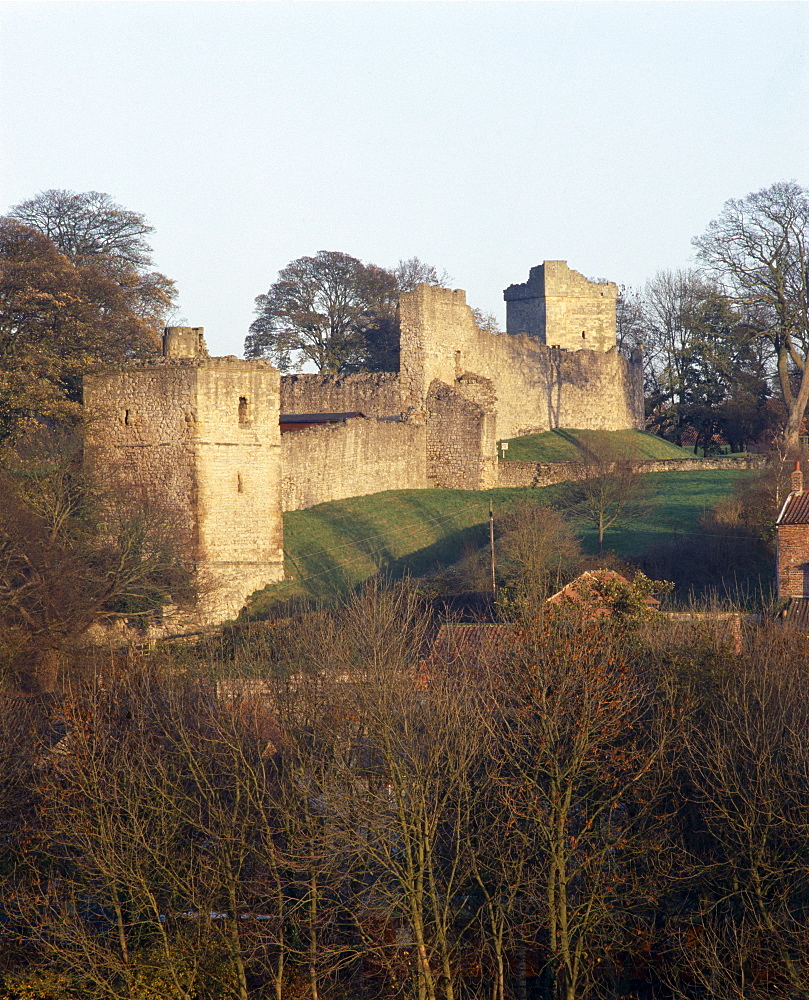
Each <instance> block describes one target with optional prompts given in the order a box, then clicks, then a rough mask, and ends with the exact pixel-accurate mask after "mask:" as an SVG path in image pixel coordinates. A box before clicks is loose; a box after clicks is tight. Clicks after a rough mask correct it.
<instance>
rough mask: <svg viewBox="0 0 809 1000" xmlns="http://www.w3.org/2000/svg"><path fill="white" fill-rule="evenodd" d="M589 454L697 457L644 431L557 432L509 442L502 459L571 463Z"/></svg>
mask: <svg viewBox="0 0 809 1000" xmlns="http://www.w3.org/2000/svg"><path fill="white" fill-rule="evenodd" d="M500 443H501V444H502V442H500ZM588 451H589V452H591V453H592V454H595V455H604V454H605V453H608V452H609V451H614V452H615V453H616V454H619V455H620V456H621V457H622V458H632V459H664V458H679V459H681V460H683V459H692V458H695V457H696V456H695V455H694V452H693V450H691V449H688V448H679V447H678V446H677V445H676V444H672V443H671V442H670V441H664V440H663V438H660V437H657V436H656V435H655V434H647V433H646V432H645V431H575V430H574V431H568V430H560V431H546V433H544V434H527V435H526V436H525V437H519V438H511V439H509V441H508V450H507V451H506V453H505V458H506V459H507V460H508V461H517V462H571V461H576V460H577V459H579V458H581V457H582V453H583V452H588Z"/></svg>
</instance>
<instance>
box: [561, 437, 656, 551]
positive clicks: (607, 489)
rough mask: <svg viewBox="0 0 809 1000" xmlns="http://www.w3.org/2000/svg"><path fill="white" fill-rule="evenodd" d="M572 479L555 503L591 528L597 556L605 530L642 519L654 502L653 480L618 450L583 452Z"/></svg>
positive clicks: (602, 543) (651, 508) (654, 489)
mask: <svg viewBox="0 0 809 1000" xmlns="http://www.w3.org/2000/svg"><path fill="white" fill-rule="evenodd" d="M573 476H574V477H575V478H572V479H571V480H570V481H569V482H566V483H564V484H563V485H562V486H561V488H560V490H559V493H558V494H557V497H556V501H555V502H556V504H557V505H558V506H559V507H560V509H562V510H563V511H565V512H566V513H567V514H570V515H571V516H573V517H575V518H577V519H579V520H581V521H584V522H585V523H587V524H591V525H593V527H594V528H595V529H596V531H597V533H598V554H599V555H600V556H601V555H603V554H604V533H605V532H606V531H607V530H608V529H609V528H611V527H612V526H613V525H615V524H618V523H619V522H621V521H625V520H632V519H634V518H640V517H644V516H646V515H647V514H649V513H650V512H651V511H652V510H654V508H655V506H656V505H657V502H658V501H657V490H656V488H655V485H654V481H653V480H652V479H650V478H649V477H648V476H647V475H643V474H642V473H640V472H639V471H638V469H637V466H636V465H635V463H633V462H632V461H631V460H630V459H629V458H627V457H625V456H624V455H622V453H621V451H620V449H619V448H612V449H605V450H604V451H603V452H599V453H596V452H594V451H591V450H589V449H587V450H585V451H584V452H583V455H582V458H581V459H580V460H579V461H578V462H576V463H575V466H574V471H573Z"/></svg>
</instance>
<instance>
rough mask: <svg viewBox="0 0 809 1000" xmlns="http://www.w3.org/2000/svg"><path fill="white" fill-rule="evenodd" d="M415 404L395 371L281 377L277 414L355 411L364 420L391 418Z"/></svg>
mask: <svg viewBox="0 0 809 1000" xmlns="http://www.w3.org/2000/svg"><path fill="white" fill-rule="evenodd" d="M416 402H417V401H416V400H415V399H414V398H412V396H411V395H410V394H409V393H408V391H407V389H406V388H404V387H403V384H402V380H401V379H400V377H399V375H398V373H396V372H369V373H365V374H359V375H284V376H283V377H282V378H281V413H352V412H358V413H364V414H365V416H366V417H391V416H398V415H399V414H400V413H402V412H403V411H404V410H407V409H408V408H409V407H412V406H413V405H414V404H415V403H416Z"/></svg>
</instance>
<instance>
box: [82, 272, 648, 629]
mask: <svg viewBox="0 0 809 1000" xmlns="http://www.w3.org/2000/svg"><path fill="white" fill-rule="evenodd" d="M504 294H505V299H506V303H507V332H506V333H504V334H493V333H491V332H488V331H482V330H480V329H479V327H478V325H477V323H476V322H475V319H474V317H473V315H472V310H471V309H470V307H469V306H468V305H467V303H466V294H465V292H463V291H460V290H456V291H452V290H449V289H445V288H439V287H435V286H431V285H419V286H417V288H416V289H415V290H414V291H412V292H407V293H403V294H402V295H401V297H400V303H399V321H400V331H401V333H400V365H399V371H398V372H382V373H370V374H357V375H346V376H339V375H320V374H318V375H290V376H285V377H283V378H282V377H280V375H279V373H278V372H277V371H276V369H275V368H273V367H272V365H271V364H270V363H269V362H267V361H239V360H238V359H236V358H235V357H231V358H209V357H208V356H207V351H206V350H205V345H204V338H203V332H202V330H201V328H198V327H170V328H168V329H167V331H166V335H165V338H164V357H163V358H159V359H155V360H153V361H148V362H137V363H131V364H127V365H124V366H122V367H120V368H119V369H117V370H116V371H113V372H110V373H107V374H103V375H97V376H93V377H90V378H88V379H87V380H86V382H85V405H86V407H87V408H88V411H89V413H90V414H91V419H90V422H89V426H90V430H89V432H88V437H87V443H86V462H87V466H88V469H89V471H90V472H91V474H94V475H96V476H97V477H100V478H103V479H106V480H110V479H111V478H112V479H114V480H115V481H116V482H120V483H121V484H122V488H138V489H142V490H144V491H147V492H148V493H150V494H151V495H152V496H153V497H154V499H155V502H161V503H164V504H171V505H172V507H173V508H174V509H176V510H177V511H178V512H179V515H178V516H179V517H180V518H181V520H182V522H183V529H184V536H183V537H185V538H187V539H188V541H187V543H186V544H187V545H188V547H189V553H188V554H189V556H190V558H191V560H192V562H193V563H194V565H195V567H196V573H197V580H198V583H199V584H200V595H201V596H200V607H199V613H198V616H197V617H198V619H199V620H200V621H209V622H213V621H221V620H223V619H224V618H227V617H232V616H233V615H235V614H236V613H237V612H238V610H239V609H240V608H241V607H242V606H243V604H244V602H245V600H246V599H247V597H248V596H249V595H250V594H251V593H253V592H254V591H255V590H257V589H260V588H261V587H264V586H266V585H267V584H270V583H274V582H277V581H279V580H281V579H282V577H283V540H282V511H283V510H297V509H301V508H305V507H311V506H314V505H315V504H318V503H323V502H325V501H327V500H337V499H343V498H346V497H350V496H359V495H363V494H368V493H377V492H381V491H383V490H392V489H424V488H427V487H445V488H455V489H489V488H491V487H494V486H496V485H497V482H498V456H497V442H498V441H500V440H503V439H507V438H512V437H517V436H520V435H524V434H532V433H539V432H542V431H547V430H552V429H556V428H575V429H597V430H624V429H631V428H638V429H639V428H642V427H643V385H642V370H641V359H640V357H633V358H632V359H630V360H627V359H626V358H624V357H622V356H621V355H620V354H619V353H618V350H617V347H616V329H615V300H616V297H617V294H618V289H617V287H616V286H615V285H614V284H612V283H596V282H590V281H588V280H587V279H586V278H584V277H583V276H582V275H581V274H579V273H578V272H576V271H571V270H570V269H569V268H568V266H567V264H566V263H565V262H564V261H545V262H544V264H541V265H539V266H538V267H535V268H532V269H531V272H530V276H529V280H528V281H527V282H526V283H525V284H522V285H512V286H510V287H509V288H508V289H506V291H505V293H504ZM296 415H298V417H299V419H298V420H295V419H294V417H295V416H296ZM281 430H283V431H284V433H281Z"/></svg>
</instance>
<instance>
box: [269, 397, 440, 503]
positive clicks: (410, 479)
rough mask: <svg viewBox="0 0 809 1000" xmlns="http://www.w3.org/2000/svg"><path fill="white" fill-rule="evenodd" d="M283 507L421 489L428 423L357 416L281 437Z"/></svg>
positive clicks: (425, 485)
mask: <svg viewBox="0 0 809 1000" xmlns="http://www.w3.org/2000/svg"><path fill="white" fill-rule="evenodd" d="M281 453H282V479H281V481H282V499H281V503H282V506H283V509H284V510H300V509H302V508H304V507H313V506H314V505H315V504H319V503H325V502H326V501H327V500H342V499H344V498H345V497H356V496H364V495H366V494H368V493H379V492H381V491H382V490H404V489H414V490H420V489H425V487H427V486H429V485H430V484H429V483H428V481H427V445H426V428H425V425H424V422H423V421H422V422H420V423H412V422H401V421H398V420H376V419H363V418H361V417H357V418H355V419H353V420H347V421H345V422H344V423H339V424H327V425H326V426H323V427H309V428H307V429H306V430H302V431H291V432H289V433H286V434H283V435H282V436H281Z"/></svg>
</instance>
